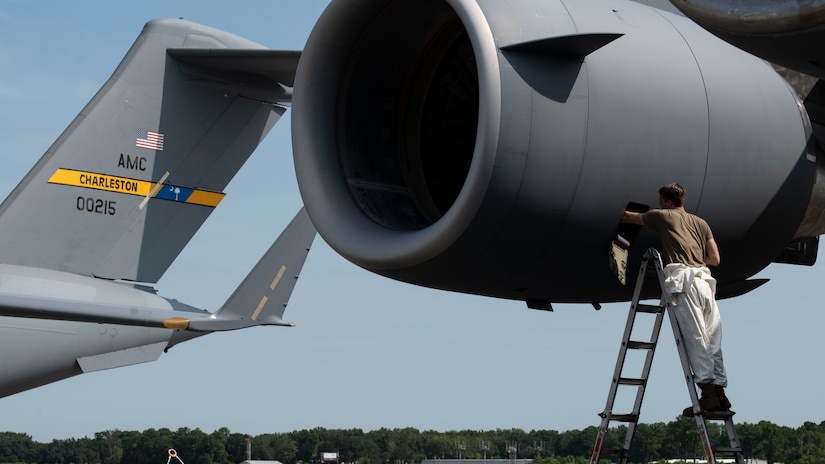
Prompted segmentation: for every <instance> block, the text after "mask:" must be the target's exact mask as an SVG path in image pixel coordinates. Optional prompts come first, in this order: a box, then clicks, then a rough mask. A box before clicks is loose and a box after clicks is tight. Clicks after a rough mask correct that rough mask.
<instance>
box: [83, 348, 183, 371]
mask: <svg viewBox="0 0 825 464" xmlns="http://www.w3.org/2000/svg"><path fill="white" fill-rule="evenodd" d="M166 345H167V342H159V343H152V344H149V345H143V346H136V347H134V348H127V349H125V350H118V351H112V352H110V353H103V354H96V355H93V356H84V357H82V358H77V364H79V365H80V369H82V370H83V372H84V373H87V372H96V371H102V370H104V369H112V368H115V367H123V366H131V365H133V364H140V363H145V362H152V361H156V360H157V359H158V358H159V357H160V355H161V354H163V350H164V349H166Z"/></svg>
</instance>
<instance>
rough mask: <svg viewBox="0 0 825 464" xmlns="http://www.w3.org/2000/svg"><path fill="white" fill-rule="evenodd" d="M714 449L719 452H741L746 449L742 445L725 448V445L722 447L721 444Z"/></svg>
mask: <svg viewBox="0 0 825 464" xmlns="http://www.w3.org/2000/svg"><path fill="white" fill-rule="evenodd" d="M713 451H714V452H715V453H717V454H718V453H727V454H741V453H744V452H745V449H744V448H743V447H741V446H739V447H736V448H730V447H727V448H724V447H721V446H714V447H713Z"/></svg>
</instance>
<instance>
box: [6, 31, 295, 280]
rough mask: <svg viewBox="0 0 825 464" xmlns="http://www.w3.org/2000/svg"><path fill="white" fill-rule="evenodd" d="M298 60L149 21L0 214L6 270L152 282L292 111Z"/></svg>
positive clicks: (218, 34)
mask: <svg viewBox="0 0 825 464" xmlns="http://www.w3.org/2000/svg"><path fill="white" fill-rule="evenodd" d="M299 56H300V53H299V52H293V51H275V50H269V49H266V48H264V47H262V46H261V45H258V44H255V43H253V42H250V41H248V40H246V39H242V38H240V37H237V36H234V35H232V34H229V33H226V32H223V31H219V30H217V29H212V28H208V27H205V26H201V25H198V24H195V23H191V22H188V21H184V20H180V19H171V20H170V19H164V20H155V21H150V22H149V23H147V24H146V26H145V27H144V29H143V31H142V32H141V34H140V36H139V37H138V39H137V40H136V41H135V43H134V45H133V46H132V47H131V49H130V50H129V52H128V53H127V54H126V56H125V57H124V59H123V61H122V62H121V63H120V65H119V66H118V67H117V69H116V70H115V72H114V73H113V74H112V76H111V77H110V78H109V80H108V81H107V82H106V83H105V84H104V86H103V87H102V88H101V89H100V91H98V93H97V94H96V95H95V96H94V97H93V98H92V100H91V101H90V102H89V103H88V104H87V105H86V107H84V108H83V110H82V111H81V112H80V114H79V115H78V116H77V117H76V118H75V119H74V120H73V121H72V123H71V124H70V125H69V127H68V128H67V129H66V130H65V131H64V132H63V134H61V135H60V137H59V138H58V139H57V141H56V142H55V143H54V144H53V145H52V146H51V147H50V148H49V149H48V151H47V152H46V153H45V154H44V155H43V156H42V157H41V158H40V160H39V161H38V162H37V164H36V165H35V166H34V168H32V170H31V171H30V172H29V173H28V174H27V175H26V177H25V178H24V179H23V180H22V181H21V182H20V184H19V185H18V186H17V187H16V188H15V189H14V190H13V191H12V193H11V194H10V195H9V197H8V198H7V199H6V200H5V201H4V202H3V203H2V204H0V262H2V263H5V264H15V265H24V266H32V267H38V268H46V269H53V270H58V271H66V272H71V273H75V274H80V275H86V276H95V277H102V278H105V279H123V280H130V281H139V282H152V283H153V282H157V281H158V279H160V277H161V276H162V275H163V274H164V272H166V270H167V269H168V267H169V265H170V264H171V263H172V262H173V261H174V260H175V258H176V257H177V256H178V254H179V253H180V251H181V250H182V249H183V247H184V246H185V245H186V244H187V243H188V242H189V240H190V239H191V238H192V236H193V235H194V234H195V232H197V230H198V229H199V228H200V226H201V225H202V224H203V222H204V221H205V220H206V218H207V217H208V216H209V215H210V214H211V212H212V211H213V210H214V208H215V207H216V206H217V205H218V203H219V202H220V201H221V199H222V198H223V196H224V193H223V190H224V188H225V187H226V186H227V184H228V183H229V182H230V180H231V179H232V178H233V177H234V176H235V174H236V173H237V171H238V170H239V169H240V167H241V166H242V165H243V164H244V163H245V162H246V160H247V159H248V157H249V156H250V154H251V153H252V152H253V151H254V150H255V148H256V147H257V146H258V144H259V143H260V141H261V140H262V139H263V138H264V137H265V136H266V134H267V133H268V132H269V130H270V129H271V128H272V126H273V125H274V124H275V123H276V122H277V121H278V120H279V118H280V117H281V116H282V115H283V114H284V112H285V111H286V106H285V105H288V104H289V102H290V101H291V87H292V85H293V81H294V73H295V68H296V67H297V62H298V58H299Z"/></svg>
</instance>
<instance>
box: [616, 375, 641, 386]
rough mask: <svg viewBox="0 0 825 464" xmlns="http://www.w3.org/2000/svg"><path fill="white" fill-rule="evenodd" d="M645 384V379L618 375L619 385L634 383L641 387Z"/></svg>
mask: <svg viewBox="0 0 825 464" xmlns="http://www.w3.org/2000/svg"><path fill="white" fill-rule="evenodd" d="M644 384H645V379H639V378H634V377H619V385H636V386H639V387H641V386H642V385H644Z"/></svg>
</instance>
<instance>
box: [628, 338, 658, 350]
mask: <svg viewBox="0 0 825 464" xmlns="http://www.w3.org/2000/svg"><path fill="white" fill-rule="evenodd" d="M627 348H628V349H631V350H653V349H655V348H656V344H655V343H653V342H637V341H633V340H628V341H627Z"/></svg>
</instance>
